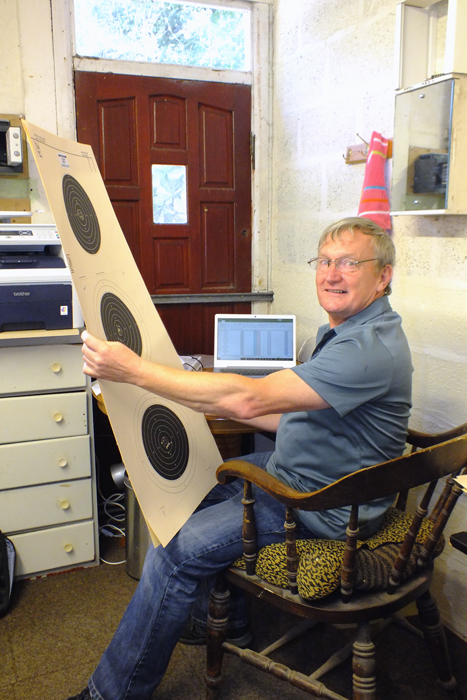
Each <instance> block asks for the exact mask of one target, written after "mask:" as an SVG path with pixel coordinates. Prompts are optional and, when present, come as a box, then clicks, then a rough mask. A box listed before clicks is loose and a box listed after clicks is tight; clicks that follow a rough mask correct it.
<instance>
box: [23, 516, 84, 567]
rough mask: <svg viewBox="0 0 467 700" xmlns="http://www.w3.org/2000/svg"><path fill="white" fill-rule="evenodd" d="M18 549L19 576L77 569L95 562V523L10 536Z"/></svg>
mask: <svg viewBox="0 0 467 700" xmlns="http://www.w3.org/2000/svg"><path fill="white" fill-rule="evenodd" d="M10 539H11V540H12V542H13V544H14V545H15V548H16V569H15V576H16V577H20V576H26V575H27V574H33V573H40V572H41V571H50V570H52V569H59V568H63V567H66V566H76V565H77V564H82V563H84V562H92V561H93V560H94V559H95V556H96V554H95V545H94V525H93V523H92V521H86V522H82V523H72V524H70V525H64V526H62V527H53V528H50V529H48V530H40V531H38V532H25V533H22V534H20V535H12V536H10Z"/></svg>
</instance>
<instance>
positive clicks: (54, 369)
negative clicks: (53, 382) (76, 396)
mask: <svg viewBox="0 0 467 700" xmlns="http://www.w3.org/2000/svg"><path fill="white" fill-rule="evenodd" d="M61 369H62V366H61V364H60V363H59V362H54V363H53V365H52V372H55V374H58V372H60V371H61Z"/></svg>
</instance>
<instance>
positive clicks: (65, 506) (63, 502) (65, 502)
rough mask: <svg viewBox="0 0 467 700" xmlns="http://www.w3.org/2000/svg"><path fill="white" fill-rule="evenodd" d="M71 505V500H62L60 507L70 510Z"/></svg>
mask: <svg viewBox="0 0 467 700" xmlns="http://www.w3.org/2000/svg"><path fill="white" fill-rule="evenodd" d="M69 507H70V501H60V508H63V510H68V508H69Z"/></svg>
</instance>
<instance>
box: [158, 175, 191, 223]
mask: <svg viewBox="0 0 467 700" xmlns="http://www.w3.org/2000/svg"><path fill="white" fill-rule="evenodd" d="M152 212H153V214H152V217H153V221H154V223H155V224H186V223H187V222H188V214H187V207H186V167H185V166H184V165H153V166H152Z"/></svg>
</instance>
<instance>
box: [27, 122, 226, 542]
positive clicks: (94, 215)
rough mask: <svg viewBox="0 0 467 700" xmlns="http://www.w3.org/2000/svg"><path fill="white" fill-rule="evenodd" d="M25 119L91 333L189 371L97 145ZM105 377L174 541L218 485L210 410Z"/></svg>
mask: <svg viewBox="0 0 467 700" xmlns="http://www.w3.org/2000/svg"><path fill="white" fill-rule="evenodd" d="M23 125H24V127H25V131H26V133H27V136H28V139H29V143H30V145H31V148H32V152H33V155H34V158H35V162H36V165H37V168H38V171H39V174H40V176H41V179H42V182H43V184H44V188H45V190H46V192H47V197H48V199H49V204H50V209H51V212H52V214H53V217H54V220H55V224H56V226H57V229H58V231H59V234H60V240H61V243H62V246H63V250H64V252H65V255H66V259H67V261H68V264H69V268H70V273H71V275H72V279H73V282H74V287H75V291H76V294H77V296H78V298H79V303H80V306H81V309H82V311H83V317H84V320H85V323H86V327H87V329H88V331H89V332H90V333H92V334H93V335H95V336H96V337H98V338H102V339H104V338H106V339H107V340H110V341H117V342H121V343H123V344H124V345H126V346H127V347H128V348H130V349H131V350H133V351H134V352H135V353H137V354H138V355H139V356H140V357H142V358H144V359H145V360H149V361H151V362H155V363H157V364H161V365H165V366H167V367H171V368H174V369H180V368H181V366H182V365H181V362H180V358H179V357H178V355H177V352H176V349H175V348H174V346H173V344H172V342H171V340H170V338H169V336H168V334H167V331H166V330H165V328H164V325H163V323H162V321H161V319H160V316H159V314H158V313H157V309H156V308H155V306H154V304H153V301H152V299H151V297H150V295H149V293H148V290H147V288H146V285H145V284H144V281H143V279H142V277H141V274H140V272H139V270H138V268H137V266H136V263H135V261H134V259H133V256H132V255H131V251H130V249H129V246H128V243H127V242H126V240H125V236H124V234H123V231H122V230H121V227H120V224H119V222H118V220H117V217H116V215H115V211H114V210H113V207H112V204H111V202H110V200H109V197H108V194H107V192H106V188H105V184H104V182H103V180H102V177H101V174H100V172H99V167H98V165H97V162H96V160H95V158H94V154H93V152H92V148H91V147H90V146H88V145H86V144H80V143H76V142H74V141H69V140H66V139H63V138H61V137H58V136H56V135H55V134H51V133H49V132H47V131H44V129H41V128H40V127H38V126H35V125H33V124H29V123H28V122H23ZM88 193H89V194H88ZM100 385H101V389H102V396H103V399H104V401H105V407H106V411H107V414H108V416H109V419H110V422H111V425H112V430H113V432H114V434H115V438H116V441H117V444H118V447H119V450H120V453H121V456H122V462H123V463H124V464H125V466H126V469H127V472H128V476H129V478H130V480H131V484H132V487H133V489H134V491H135V494H136V497H137V499H138V502H139V505H140V507H141V510H142V512H143V514H144V517H145V519H146V522H147V523H148V527H149V530H150V534H151V538H152V541H153V542H154V544H155V545H156V546H157V545H158V544H159V543H161V544H162V546H165V545H166V544H167V543H168V542H170V540H171V538H172V537H173V536H174V535H175V534H176V533H177V532H178V530H179V529H180V527H181V526H182V525H183V524H184V523H185V522H186V521H187V519H188V518H189V517H190V515H191V514H192V513H193V512H194V511H195V510H196V508H197V507H198V505H199V504H200V502H201V500H202V499H203V498H204V497H205V495H206V494H207V493H208V492H209V491H210V489H212V488H213V487H214V486H215V485H216V483H217V482H216V476H215V470H216V468H217V467H218V465H219V464H220V463H221V461H222V457H221V455H220V454H219V450H218V448H217V445H216V443H215V440H214V437H213V436H212V434H211V431H210V429H209V426H208V424H207V422H206V419H205V417H204V416H203V415H202V414H199V413H197V412H196V411H193V410H192V409H189V408H187V407H186V406H183V405H181V404H177V403H176V402H174V401H170V400H169V399H166V398H164V397H163V396H158V395H156V394H154V393H152V392H150V391H147V390H145V389H143V388H141V387H138V386H136V385H131V384H124V383H122V384H120V383H118V382H110V381H106V380H102V381H101V382H100Z"/></svg>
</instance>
